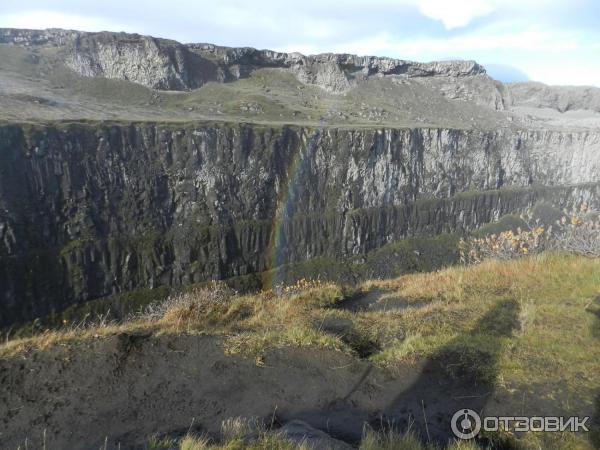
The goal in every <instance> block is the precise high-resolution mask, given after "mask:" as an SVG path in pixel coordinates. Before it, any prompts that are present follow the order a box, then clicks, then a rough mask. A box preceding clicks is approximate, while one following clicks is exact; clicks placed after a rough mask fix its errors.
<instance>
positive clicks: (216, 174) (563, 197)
mask: <svg viewBox="0 0 600 450" xmlns="http://www.w3.org/2000/svg"><path fill="white" fill-rule="evenodd" d="M599 147H600V135H598V134H593V133H589V132H588V133H556V132H523V133H509V132H480V131H460V130H446V129H402V130H398V129H383V130H365V129H361V130H346V129H343V130H342V129H334V128H328V129H311V128H302V127H264V126H250V125H232V126H229V125H218V126H217V125H210V124H208V125H197V126H187V127H183V126H161V125H153V124H144V125H130V126H126V125H119V126H117V125H114V126H111V125H106V124H102V125H98V126H94V125H67V126H61V127H51V126H33V127H32V126H27V127H25V126H21V125H10V126H4V127H1V128H0V262H1V263H0V286H2V289H1V292H0V304H1V305H2V308H0V324H2V325H4V324H8V323H12V322H15V321H22V320H27V319H30V318H32V317H35V316H41V315H44V314H47V313H49V312H51V311H53V310H60V309H62V308H64V307H65V306H67V305H69V304H71V303H73V302H81V301H86V300H89V299H93V298H98V297H102V296H106V295H110V294H113V293H117V292H123V291H127V290H131V289H136V288H149V287H156V286H181V285H185V284H188V283H194V282H200V281H204V280H208V279H213V278H226V277H231V276H237V275H245V274H249V273H255V272H259V271H263V270H266V269H268V268H270V267H272V266H273V265H274V264H277V265H278V264H285V263H293V262H298V261H303V260H306V259H309V258H312V257H315V256H328V257H334V258H344V257H347V256H351V255H357V254H362V253H364V252H367V251H370V250H373V249H376V248H378V247H380V246H382V245H384V244H386V243H389V242H392V241H395V240H398V239H402V238H404V237H407V236H415V235H416V236H432V235H435V234H438V233H442V232H453V231H462V230H470V229H473V228H475V227H477V226H479V225H481V224H483V223H486V222H489V221H491V220H493V219H494V218H496V217H498V216H500V215H502V214H506V213H509V212H514V211H521V210H523V209H524V208H526V207H528V206H530V205H531V204H533V203H534V202H535V201H536V200H539V199H540V198H545V199H549V200H552V201H555V202H557V203H560V204H564V203H565V202H569V201H574V200H581V199H587V200H589V199H592V198H594V197H595V196H596V195H597V191H598V189H597V187H594V186H579V187H577V186H570V187H565V186H566V185H572V184H576V183H584V182H595V181H597V180H598V179H599V178H600V158H599V156H598V155H600V151H599V150H600V149H599ZM531 185H546V186H547V187H545V188H543V187H537V188H535V189H532V188H530V187H531ZM509 187H514V188H515V189H505V188H509ZM517 188H518V189H517ZM497 189H500V190H499V191H497ZM467 191H469V193H467Z"/></svg>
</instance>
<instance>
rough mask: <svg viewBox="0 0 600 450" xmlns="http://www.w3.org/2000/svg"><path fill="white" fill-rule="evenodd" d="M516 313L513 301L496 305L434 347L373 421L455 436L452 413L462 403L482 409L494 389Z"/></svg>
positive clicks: (441, 437)
mask: <svg viewBox="0 0 600 450" xmlns="http://www.w3.org/2000/svg"><path fill="white" fill-rule="evenodd" d="M518 316H519V305H518V303H517V302H516V301H514V300H509V301H504V302H501V303H499V304H497V305H496V306H494V307H493V308H492V309H491V310H490V311H488V312H487V313H486V314H485V315H484V316H483V317H482V318H481V319H480V320H479V321H478V322H477V324H476V325H475V326H474V327H473V328H472V329H471V330H470V331H469V332H468V333H466V334H464V335H461V336H458V337H456V338H455V339H453V340H452V341H450V342H449V343H448V344H447V345H445V346H444V347H443V348H441V349H440V350H439V351H438V352H436V354H435V355H433V356H432V357H431V358H430V359H429V361H428V362H427V363H426V364H425V366H424V367H423V371H422V373H421V375H420V376H419V378H418V379H417V381H416V382H415V383H413V384H412V385H411V386H410V388H409V389H407V390H405V391H404V392H401V393H400V394H399V395H398V396H396V397H395V398H394V399H393V401H392V402H391V403H390V404H389V405H388V407H387V408H386V409H385V410H384V411H383V414H382V415H381V417H380V418H379V419H378V421H377V422H375V423H371V425H372V426H373V427H374V428H380V429H381V428H387V427H390V426H391V427H392V428H394V429H397V430H398V431H406V430H407V429H409V428H410V429H412V430H413V431H414V432H416V433H417V434H418V435H420V436H421V437H422V438H423V439H424V440H428V441H429V440H430V441H436V442H447V441H448V440H450V439H453V438H454V436H453V434H452V431H451V427H450V420H451V418H452V416H453V414H454V413H455V412H456V411H458V410H461V409H465V408H468V409H472V410H474V411H476V412H478V413H481V412H482V411H483V409H484V407H485V405H486V403H487V401H488V399H489V397H490V395H491V394H492V392H493V391H494V387H495V384H496V379H497V374H498V367H497V366H498V362H499V360H500V358H501V356H502V354H503V352H504V348H505V345H506V343H507V341H508V339H509V338H510V337H511V336H512V333H513V331H514V330H515V329H516V328H517V327H518V326H519V319H518Z"/></svg>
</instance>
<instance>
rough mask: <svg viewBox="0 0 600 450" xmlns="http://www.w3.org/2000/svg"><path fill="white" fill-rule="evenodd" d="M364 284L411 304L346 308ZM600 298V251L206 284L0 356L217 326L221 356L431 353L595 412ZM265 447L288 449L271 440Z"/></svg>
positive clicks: (510, 388) (496, 382)
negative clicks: (391, 272) (350, 285)
mask: <svg viewBox="0 0 600 450" xmlns="http://www.w3.org/2000/svg"><path fill="white" fill-rule="evenodd" d="M369 293H377V294H378V296H379V297H378V300H377V302H376V304H384V303H385V302H388V303H390V304H393V302H398V301H401V302H402V304H403V305H404V306H403V307H402V308H397V309H388V310H383V309H380V310H377V309H373V308H370V309H367V310H363V311H352V310H347V309H344V308H342V307H340V306H343V305H344V302H345V301H346V300H348V299H351V298H356V296H361V295H368V294H369ZM599 299H600V260H598V259H590V258H585V257H578V256H571V255H565V254H552V253H547V254H540V255H535V256H531V257H528V258H521V259H519V260H513V261H495V260H489V261H486V262H484V263H482V264H480V265H477V266H470V267H464V266H455V267H451V268H447V269H443V270H438V271H435V272H428V273H418V274H410V275H404V276H401V277H399V278H395V279H390V280H373V281H369V282H366V283H364V284H363V285H362V286H361V287H360V288H359V289H358V291H356V290H348V289H345V288H342V287H340V286H339V285H336V284H334V283H323V282H308V281H301V282H299V283H297V284H296V285H294V286H289V287H287V288H280V289H278V290H276V291H273V290H271V291H265V292H261V293H258V294H252V295H239V294H236V293H235V292H234V291H231V290H229V289H227V288H224V287H218V288H217V287H215V286H213V287H206V288H202V289H196V290H193V291H191V292H187V293H182V294H181V295H180V296H178V297H176V298H171V300H170V301H169V303H167V304H164V305H162V306H160V308H158V310H155V311H154V313H153V314H150V313H147V314H146V315H142V316H140V317H138V318H137V319H136V320H134V321H131V322H126V323H123V324H120V325H111V324H106V325H105V326H102V327H96V328H94V327H92V328H87V329H82V330H70V331H53V332H47V333H44V334H41V335H38V336H34V337H32V338H27V339H20V340H15V341H11V342H8V343H7V344H5V345H3V346H1V347H0V357H7V356H10V355H16V354H18V353H19V352H23V351H27V350H29V349H32V348H39V349H44V348H47V347H49V346H53V345H58V344H64V343H65V342H68V341H71V340H81V339H91V338H102V337H103V336H107V335H113V334H117V333H120V332H123V331H128V332H132V331H152V332H154V333H156V334H181V333H185V334H210V335H217V336H221V338H222V345H223V349H224V352H225V353H226V354H235V355H241V356H243V357H247V358H251V359H253V360H254V361H256V363H257V364H258V365H261V364H263V362H264V358H265V356H266V355H267V354H268V353H269V351H270V350H272V349H275V348H285V347H291V346H294V347H297V346H300V347H322V348H329V349H334V350H336V351H341V352H345V353H348V354H351V355H354V356H355V357H357V358H359V357H361V358H367V359H369V360H370V361H371V362H372V363H373V364H374V365H376V366H378V367H380V368H381V369H382V370H384V371H389V372H390V373H391V374H394V373H396V371H397V370H400V369H402V368H406V367H411V366H415V367H416V365H418V364H419V363H420V362H422V361H427V360H429V361H433V362H435V363H436V364H438V365H439V368H440V370H442V371H445V373H446V376H448V377H464V376H473V377H475V379H476V380H478V382H481V383H484V384H489V385H490V387H491V388H493V389H495V390H501V391H502V392H504V393H505V394H506V395H507V396H508V397H507V398H510V395H511V393H512V392H517V391H519V392H520V391H522V390H523V387H525V388H526V391H527V392H529V395H530V397H536V400H535V401H536V402H548V404H551V405H553V407H556V408H557V409H558V410H560V411H562V412H564V413H565V414H566V413H573V414H580V413H581V412H582V411H593V409H594V407H595V406H594V398H595V397H596V395H597V390H598V388H599V387H600V386H599V385H598V374H599V373H600V345H598V339H599V335H598V329H599V322H600V313H599V311H600V300H599ZM161 308H162V309H161ZM332 320H333V321H341V322H344V323H347V324H349V326H348V328H349V329H350V331H349V332H332V331H331V330H329V329H327V327H326V326H324V324H325V323H326V322H328V321H332ZM364 348H368V349H369V352H364V351H363V350H364ZM450 360H451V361H452V362H453V363H452V364H447V361H450ZM596 407H597V406H596ZM367 438H368V439H367ZM367 438H366V441H367V442H370V444H369V445H370V446H367V447H361V448H369V449H371V448H373V449H375V448H381V449H387V448H423V449H425V448H427V447H422V446H421V447H418V446H417V447H410V446H408V445H409V444H410V443H409V441H410V439H411V438H410V437H404V438H402V439H403V440H405V441H406V442H407V443H406V446H405V444H404V443H402V444H398V445H396V444H393V445H392V444H391V443H389V442H388V441H389V438H386V437H382V436H378V437H376V438H375V437H367ZM265 439H267V438H266V437H265ZM268 439H274V438H272V437H269V438H268ZM386 439H387V441H386ZM528 439H534V438H533V437H531V438H528ZM535 439H537V441H535V442H537V444H535V442H534V441H532V442H533V443H532V444H531V445H530V444H527V441H526V440H523V439H520V440H519V442H521V444H523V445H525V444H527V445H528V446H526V447H523V448H540V447H541V448H561V447H560V445H559V444H560V442H562V441H557V439H562V440H564V439H574V440H573V441H572V442H571V441H569V444H568V447H569V448H582V449H583V448H589V446H587V447H586V445H587V444H586V442H587V441H585V440H584V439H582V438H581V439H580V438H576V437H573V436H571V437H569V438H566V437H564V436H562V435H555V436H550V437H549V438H546V437H544V436H537V435H536V437H535ZM203 442H204V441H198V442H196V441H193V440H192V438H189V439H188V441H184V443H182V444H181V448H209V447H206V446H207V445H209V444H208V443H207V442H205V443H203ZM402 442H404V441H402ZM184 444H185V445H186V447H184V446H183V445H184ZM263 444H264V445H267V443H266V442H265V443H263ZM194 445H195V446H196V447H194ZM202 445H204V447H202ZM227 445H233V446H229V447H214V448H240V447H236V446H235V445H237V444H235V445H234V444H232V443H230V444H227ZM286 445H287V444H286ZM365 445H367V444H365ZM411 445H412V444H411ZM419 445H421V444H419ZM536 445H537V447H536ZM556 445H558V447H556ZM268 446H269V447H270V448H289V447H285V446H284V447H277V446H275V444H273V443H272V442H271V441H269V443H268ZM553 446H555V447H553ZM210 448H213V447H210ZM256 448H261V447H256ZM456 448H465V447H456Z"/></svg>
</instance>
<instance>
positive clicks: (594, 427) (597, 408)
mask: <svg viewBox="0 0 600 450" xmlns="http://www.w3.org/2000/svg"><path fill="white" fill-rule="evenodd" d="M590 312H591V313H592V314H594V316H595V319H596V320H594V322H593V323H592V335H593V336H594V338H595V339H596V340H600V295H598V296H597V297H596V299H595V300H594V305H593V307H592V309H591V310H590ZM595 345H598V344H595ZM590 442H591V443H592V445H593V446H594V448H598V449H600V392H598V393H597V394H596V399H595V402H594V413H593V416H592V422H591V424H590Z"/></svg>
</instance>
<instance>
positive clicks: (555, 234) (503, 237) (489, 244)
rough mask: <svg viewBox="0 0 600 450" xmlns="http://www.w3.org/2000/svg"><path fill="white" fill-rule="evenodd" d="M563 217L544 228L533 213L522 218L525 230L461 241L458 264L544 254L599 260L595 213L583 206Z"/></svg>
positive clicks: (599, 236)
mask: <svg viewBox="0 0 600 450" xmlns="http://www.w3.org/2000/svg"><path fill="white" fill-rule="evenodd" d="M563 213H564V215H563V217H562V218H561V219H560V220H557V221H556V222H555V223H554V224H543V223H541V221H540V219H539V218H538V219H536V220H535V222H533V219H532V218H533V217H534V213H533V212H532V211H530V212H529V213H528V214H526V215H524V216H522V219H523V221H524V223H525V224H526V227H525V228H521V227H518V228H517V230H516V231H512V230H508V231H503V232H500V233H498V234H495V233H494V234H489V235H486V236H483V237H471V238H467V239H461V240H460V242H459V252H460V260H461V262H462V263H463V264H478V263H480V262H482V261H483V260H485V259H489V258H495V259H501V260H507V259H514V258H519V257H523V256H527V255H530V254H533V253H540V252H542V251H544V250H557V251H565V252H569V253H574V254H578V255H584V256H589V257H600V220H599V219H598V213H597V212H593V211H590V210H589V207H588V205H587V204H586V203H584V204H582V205H581V206H580V207H579V208H575V209H572V210H570V211H567V210H565V211H564V212H563ZM532 222H533V223H532Z"/></svg>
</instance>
